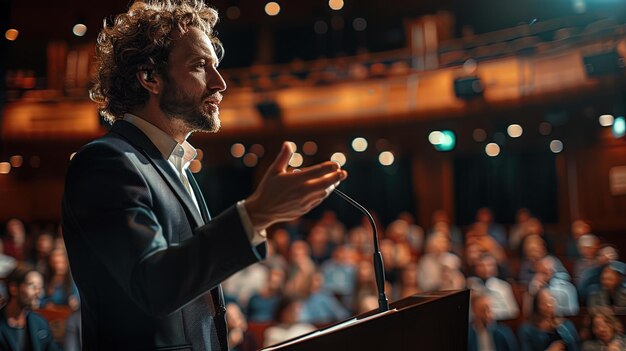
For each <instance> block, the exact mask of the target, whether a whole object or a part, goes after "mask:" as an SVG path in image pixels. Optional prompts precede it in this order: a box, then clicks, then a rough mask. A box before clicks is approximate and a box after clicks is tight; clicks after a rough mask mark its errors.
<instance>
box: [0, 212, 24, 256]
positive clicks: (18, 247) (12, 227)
mask: <svg viewBox="0 0 626 351" xmlns="http://www.w3.org/2000/svg"><path fill="white" fill-rule="evenodd" d="M6 229H7V230H6V235H5V236H4V238H3V239H2V242H3V244H4V253H5V254H6V255H9V256H11V257H13V258H15V259H16V260H18V261H19V262H24V259H25V258H26V256H25V254H26V250H25V243H26V228H25V227H24V223H23V222H22V221H20V220H19V219H17V218H13V219H10V220H9V221H8V222H7V227H6Z"/></svg>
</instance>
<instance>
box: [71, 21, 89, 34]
mask: <svg viewBox="0 0 626 351" xmlns="http://www.w3.org/2000/svg"><path fill="white" fill-rule="evenodd" d="M72 33H74V35H75V36H77V37H82V36H84V35H85V33H87V26H86V25H84V24H82V23H77V24H75V25H74V27H73V28H72Z"/></svg>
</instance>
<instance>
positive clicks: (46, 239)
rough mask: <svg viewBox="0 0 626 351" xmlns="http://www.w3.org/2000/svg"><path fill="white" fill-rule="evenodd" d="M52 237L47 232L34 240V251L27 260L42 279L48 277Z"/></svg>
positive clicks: (52, 247)
mask: <svg viewBox="0 0 626 351" xmlns="http://www.w3.org/2000/svg"><path fill="white" fill-rule="evenodd" d="M54 244H55V242H54V237H53V236H52V234H50V233H48V232H43V233H41V234H39V236H37V239H36V240H35V250H34V253H33V255H32V256H31V258H30V259H29V260H28V263H30V264H31V265H32V266H33V267H35V269H36V270H37V271H38V272H39V273H41V274H42V275H43V276H44V277H48V276H50V263H49V260H50V254H51V253H52V250H54V248H55V247H54Z"/></svg>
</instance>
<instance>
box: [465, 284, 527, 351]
mask: <svg viewBox="0 0 626 351" xmlns="http://www.w3.org/2000/svg"><path fill="white" fill-rule="evenodd" d="M490 300H491V299H490V298H489V296H487V295H481V294H477V293H476V292H472V299H471V306H472V315H473V317H474V318H473V320H472V322H471V323H470V328H469V334H468V347H467V350H468V351H486V350H493V351H517V342H516V340H515V335H514V334H513V332H512V331H511V329H510V328H509V327H507V326H506V325H504V324H500V323H498V322H496V321H495V320H494V316H493V313H492V311H491V306H493V303H492V301H490Z"/></svg>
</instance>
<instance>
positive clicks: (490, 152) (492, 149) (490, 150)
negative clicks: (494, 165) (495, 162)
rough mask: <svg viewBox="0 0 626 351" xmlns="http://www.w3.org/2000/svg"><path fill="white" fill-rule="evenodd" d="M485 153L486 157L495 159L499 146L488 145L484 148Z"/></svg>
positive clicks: (498, 153)
mask: <svg viewBox="0 0 626 351" xmlns="http://www.w3.org/2000/svg"><path fill="white" fill-rule="evenodd" d="M485 153H486V154H487V156H490V157H496V156H498V155H500V145H498V144H496V143H489V144H487V146H485Z"/></svg>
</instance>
